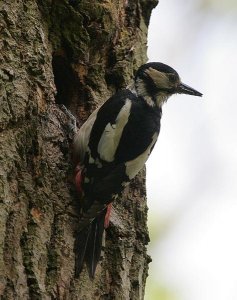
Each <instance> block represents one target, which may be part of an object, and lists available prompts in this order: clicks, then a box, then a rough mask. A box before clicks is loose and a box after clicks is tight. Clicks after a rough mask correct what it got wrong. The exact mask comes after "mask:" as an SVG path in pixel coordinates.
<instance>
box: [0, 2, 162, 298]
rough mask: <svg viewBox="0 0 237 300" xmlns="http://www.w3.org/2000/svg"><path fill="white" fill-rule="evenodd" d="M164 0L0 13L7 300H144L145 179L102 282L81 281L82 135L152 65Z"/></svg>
mask: <svg viewBox="0 0 237 300" xmlns="http://www.w3.org/2000/svg"><path fill="white" fill-rule="evenodd" d="M156 4H157V1H156V0H104V1H103V0H100V1H99V0H97V1H87V0H80V1H79V0H78V1H77V0H74V1H73V0H71V1H66V0H51V1H50V0H31V1H26V0H11V1H9V0H2V1H1V3H0V35H1V41H0V62H1V71H0V86H1V101H0V295H1V299H143V296H144V286H145V280H146V277H147V270H148V262H149V257H148V256H147V254H146V245H147V243H148V239H149V238H148V233H147V227H146V217H147V215H146V214H147V207H146V194H145V186H144V177H145V173H144V171H143V172H142V174H140V176H137V178H136V179H135V180H134V181H133V182H132V183H131V185H130V187H129V189H127V190H126V191H125V193H124V195H123V197H122V198H121V199H120V200H119V201H118V202H117V203H116V204H115V205H114V212H113V215H112V222H111V226H110V228H109V229H108V230H107V232H106V239H105V249H104V254H103V259H102V261H101V263H100V265H99V266H98V269H97V272H96V277H95V279H94V281H91V280H90V279H89V278H88V275H87V272H86V270H83V273H82V275H81V276H80V278H79V279H75V278H74V259H75V254H74V240H75V238H74V235H75V232H76V229H77V220H78V205H77V204H78V201H79V199H78V197H77V195H76V193H75V189H74V186H73V183H72V165H71V157H70V146H71V142H72V137H73V132H72V130H71V127H72V126H71V125H70V124H71V120H70V117H69V116H68V114H66V113H65V111H64V110H63V109H62V108H61V104H64V105H65V106H66V107H67V108H68V109H69V110H70V111H71V112H72V113H73V114H74V115H75V116H76V117H77V120H78V126H80V125H81V124H82V123H83V122H84V121H85V120H86V118H87V117H88V115H89V114H90V113H91V112H92V111H93V109H94V108H95V107H97V106H98V105H99V104H101V103H103V102H104V101H105V100H106V99H107V98H108V97H109V96H110V95H111V94H112V93H114V92H115V91H116V90H117V89H118V88H123V87H125V86H126V85H127V84H128V83H129V81H130V79H131V78H132V76H133V72H134V70H135V69H137V67H138V66H139V65H141V64H142V63H144V62H145V61H146V37H147V26H148V22H149V17H150V13H151V10H152V8H153V7H154V6H155V5H156Z"/></svg>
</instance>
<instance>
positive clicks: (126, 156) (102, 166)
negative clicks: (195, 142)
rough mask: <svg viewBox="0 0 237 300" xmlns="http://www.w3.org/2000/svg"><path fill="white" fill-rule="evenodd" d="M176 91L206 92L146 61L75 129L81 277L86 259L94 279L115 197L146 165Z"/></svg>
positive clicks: (77, 269)
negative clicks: (164, 108)
mask: <svg viewBox="0 0 237 300" xmlns="http://www.w3.org/2000/svg"><path fill="white" fill-rule="evenodd" d="M173 94H188V95H192V96H199V97H201V96H202V94H201V93H200V92H198V91H197V90H195V89H193V88H191V87H190V86H188V85H186V84H184V83H182V81H181V79H180V76H179V74H178V73H177V72H176V71H175V70H174V69H173V68H171V67H170V66H168V65H166V64H163V63H159V62H149V63H146V64H144V65H142V66H140V67H139V68H138V70H137V72H136V73H135V77H134V80H133V83H132V84H131V85H130V86H129V87H127V88H126V89H121V90H119V91H118V92H116V93H115V94H114V95H112V96H111V97H110V98H109V99H108V100H107V101H105V102H104V104H102V106H101V107H99V108H97V109H96V110H95V111H94V112H93V113H92V114H91V115H90V116H89V118H88V119H87V121H86V122H85V123H84V124H83V125H82V126H81V128H80V129H79V130H78V132H77V133H76V135H75V138H74V142H73V157H74V164H75V186H76V189H77V192H78V194H79V195H80V199H81V212H80V218H79V221H78V222H79V224H78V228H79V229H78V236H77V243H76V247H75V251H76V263H75V275H76V277H78V276H79V275H80V273H81V270H82V268H83V265H84V262H85V264H86V265H87V269H88V273H89V276H90V278H94V276H95V271H96V266H97V264H98V262H99V260H100V255H101V249H102V240H103V232H104V229H105V228H107V227H108V225H109V217H110V213H111V205H112V202H113V201H114V200H116V199H117V198H118V197H119V196H120V195H121V193H122V191H123V190H124V188H125V187H126V186H127V185H128V184H129V182H130V181H131V180H132V179H133V178H134V177H135V176H136V175H137V174H138V173H139V171H140V170H141V169H142V168H143V167H144V165H145V162H146V161H147V159H148V157H149V155H150V154H151V152H152V150H153V148H154V146H155V144H156V141H157V138H158V135H159V132H160V120H161V116H162V106H163V104H164V103H165V102H166V101H167V100H168V98H169V97H170V96H172V95H173Z"/></svg>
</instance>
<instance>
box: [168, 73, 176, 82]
mask: <svg viewBox="0 0 237 300" xmlns="http://www.w3.org/2000/svg"><path fill="white" fill-rule="evenodd" d="M169 81H170V82H172V83H174V82H175V81H176V76H175V74H169Z"/></svg>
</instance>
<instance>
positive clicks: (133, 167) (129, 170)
mask: <svg viewBox="0 0 237 300" xmlns="http://www.w3.org/2000/svg"><path fill="white" fill-rule="evenodd" d="M157 138H158V133H155V134H154V135H153V137H152V142H151V144H150V145H149V146H148V147H147V149H146V150H145V151H144V152H143V153H142V154H140V155H139V156H138V157H136V158H135V159H133V160H130V161H127V162H126V163H125V166H126V174H127V176H128V178H129V179H132V178H134V177H135V176H136V175H137V173H138V172H139V171H140V170H141V169H142V168H143V166H144V165H145V162H146V161H147V159H148V157H149V155H150V153H151V148H152V147H153V146H154V145H155V143H156V141H157Z"/></svg>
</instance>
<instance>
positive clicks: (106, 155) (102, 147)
mask: <svg viewBox="0 0 237 300" xmlns="http://www.w3.org/2000/svg"><path fill="white" fill-rule="evenodd" d="M131 106H132V102H131V100H129V99H126V102H125V104H124V106H123V107H122V108H121V110H120V112H119V114H118V115H117V118H116V121H115V124H111V123H108V124H107V125H106V127H105V129H104V132H103V134H102V135H101V138H100V141H99V144H98V148H97V151H98V153H99V155H100V158H101V159H103V160H105V161H107V162H112V161H113V160H114V155H115V153H116V150H117V147H118V145H119V141H120V139H121V136H122V133H123V129H124V127H125V125H126V124H127V122H128V118H129V115H130V111H131Z"/></svg>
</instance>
